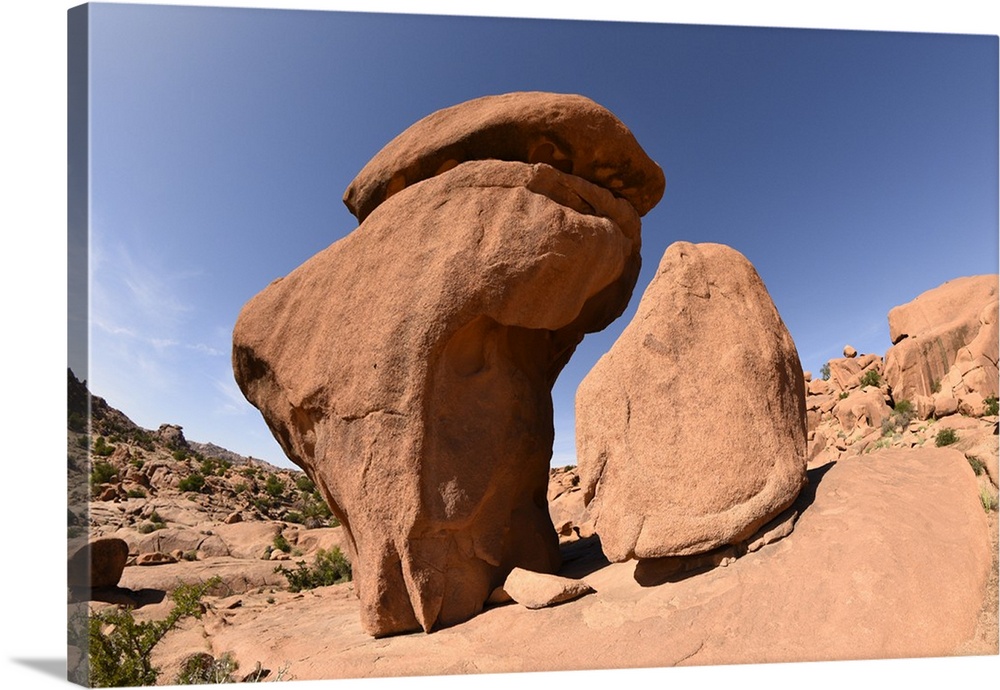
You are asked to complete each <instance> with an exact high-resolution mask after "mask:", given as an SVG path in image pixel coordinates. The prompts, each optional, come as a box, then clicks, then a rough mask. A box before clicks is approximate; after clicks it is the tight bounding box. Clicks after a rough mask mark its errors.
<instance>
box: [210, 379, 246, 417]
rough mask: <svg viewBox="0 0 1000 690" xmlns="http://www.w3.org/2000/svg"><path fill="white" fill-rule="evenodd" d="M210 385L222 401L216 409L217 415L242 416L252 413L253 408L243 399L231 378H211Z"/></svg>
mask: <svg viewBox="0 0 1000 690" xmlns="http://www.w3.org/2000/svg"><path fill="white" fill-rule="evenodd" d="M212 385H213V386H214V387H215V390H216V391H218V392H219V393H220V394H221V395H222V400H221V402H220V404H219V405H218V406H217V407H216V411H217V412H218V413H219V414H223V415H244V414H247V413H249V412H252V411H254V408H253V406H252V405H251V404H250V403H249V402H247V399H246V398H244V397H243V393H242V392H241V391H240V389H239V387H238V386H237V385H236V380H235V379H234V378H233V377H232V376H223V377H219V378H213V379H212Z"/></svg>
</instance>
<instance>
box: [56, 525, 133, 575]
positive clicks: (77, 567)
mask: <svg viewBox="0 0 1000 690" xmlns="http://www.w3.org/2000/svg"><path fill="white" fill-rule="evenodd" d="M127 561H128V543H127V542H126V541H125V540H124V539H118V538H116V537H104V538H100V539H94V540H93V541H91V542H89V543H88V544H85V545H84V546H82V547H80V548H79V549H77V551H76V552H74V553H73V555H72V556H70V559H69V570H68V580H67V581H68V584H69V586H70V587H114V586H115V585H117V584H118V581H119V580H120V579H121V576H122V571H124V570H125V563H126V562H127Z"/></svg>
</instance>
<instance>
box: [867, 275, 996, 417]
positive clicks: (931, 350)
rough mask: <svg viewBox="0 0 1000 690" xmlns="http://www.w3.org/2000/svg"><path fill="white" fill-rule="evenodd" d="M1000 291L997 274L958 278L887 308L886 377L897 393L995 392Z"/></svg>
mask: <svg viewBox="0 0 1000 690" xmlns="http://www.w3.org/2000/svg"><path fill="white" fill-rule="evenodd" d="M997 293H998V286H997V276H996V275H983V276H971V277H966V278H957V279H955V280H951V281H948V282H947V283H944V284H943V285H941V286H939V287H937V288H934V289H933V290H928V291H927V292H924V293H923V294H921V295H920V296H918V297H917V298H916V299H914V300H913V301H912V302H908V303H907V304H904V305H901V306H898V307H895V308H893V309H892V310H891V311H890V312H889V335H890V337H891V339H892V342H893V347H891V348H890V349H889V351H888V352H886V354H885V378H886V381H887V382H888V383H889V386H890V387H891V388H892V392H893V397H894V398H896V399H913V398H914V397H916V396H918V395H925V396H926V395H932V394H934V393H941V394H942V395H945V396H949V397H954V398H956V399H958V398H961V397H964V396H965V395H967V394H968V393H972V392H975V393H978V394H979V395H981V396H982V397H984V398H986V397H990V396H992V395H996V394H997V378H998V369H997V358H998V352H997V304H998V302H997ZM957 363H958V364H959V366H960V368H961V371H957V372H952V371H951V370H952V368H953V367H954V366H955V365H956V364H957ZM949 376H951V377H952V378H951V380H949V381H948V382H947V384H945V379H946V377H949Z"/></svg>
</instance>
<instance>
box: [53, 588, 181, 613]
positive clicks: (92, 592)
mask: <svg viewBox="0 0 1000 690" xmlns="http://www.w3.org/2000/svg"><path fill="white" fill-rule="evenodd" d="M166 596H167V593H166V592H165V591H164V590H162V589H128V588H127V587H117V586H112V587H93V588H90V587H73V588H71V589H70V595H69V603H71V604H72V603H79V602H83V601H101V602H104V603H106V604H120V605H123V606H129V607H131V608H134V609H138V608H142V607H143V606H148V605H149V604H159V603H160V602H161V601H163V600H164V599H165V598H166Z"/></svg>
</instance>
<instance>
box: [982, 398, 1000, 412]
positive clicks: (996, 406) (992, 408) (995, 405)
mask: <svg viewBox="0 0 1000 690" xmlns="http://www.w3.org/2000/svg"><path fill="white" fill-rule="evenodd" d="M983 414H984V415H987V416H990V417H993V416H996V415H997V414H1000V400H998V399H997V397H996V396H995V395H994V396H990V397H989V398H986V400H984V401H983Z"/></svg>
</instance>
